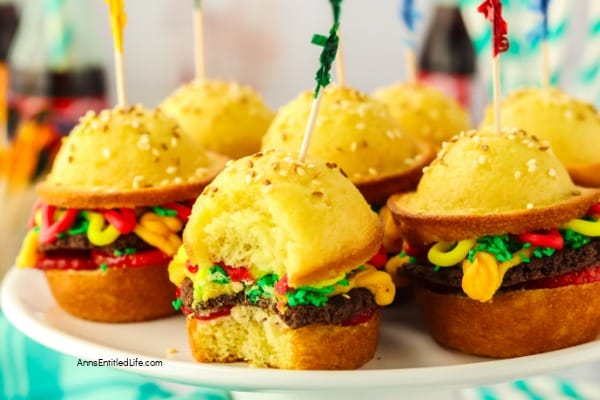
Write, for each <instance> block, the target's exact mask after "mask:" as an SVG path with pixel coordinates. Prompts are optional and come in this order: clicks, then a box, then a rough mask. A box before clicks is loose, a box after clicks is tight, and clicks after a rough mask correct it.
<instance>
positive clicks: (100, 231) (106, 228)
mask: <svg viewBox="0 0 600 400" xmlns="http://www.w3.org/2000/svg"><path fill="white" fill-rule="evenodd" d="M85 215H86V218H87V220H88V221H89V225H88V230H87V238H88V240H89V241H90V243H91V244H93V245H94V246H106V245H107V244H111V243H112V242H114V241H115V240H117V238H118V237H119V235H120V234H121V233H120V232H119V231H118V230H117V228H115V227H114V226H112V225H110V224H107V223H106V221H105V219H104V216H103V215H102V214H100V213H99V212H95V211H88V212H86V214H85Z"/></svg>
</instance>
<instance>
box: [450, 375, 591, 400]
mask: <svg viewBox="0 0 600 400" xmlns="http://www.w3.org/2000/svg"><path fill="white" fill-rule="evenodd" d="M459 398H460V399H461V400H505V399H508V400H599V399H600V385H599V384H597V383H596V384H594V383H591V382H577V384H575V383H574V382H573V381H572V380H568V379H564V378H561V377H557V376H544V377H534V378H529V379H523V380H518V381H515V382H511V383H504V384H500V385H494V386H486V387H480V388H477V389H467V390H463V391H462V393H461V396H460V397H459Z"/></svg>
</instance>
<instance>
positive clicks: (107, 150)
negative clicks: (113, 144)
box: [102, 147, 110, 158]
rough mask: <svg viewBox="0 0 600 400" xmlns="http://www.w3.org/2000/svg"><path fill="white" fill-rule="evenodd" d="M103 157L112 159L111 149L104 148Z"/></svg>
mask: <svg viewBox="0 0 600 400" xmlns="http://www.w3.org/2000/svg"><path fill="white" fill-rule="evenodd" d="M102 155H103V156H104V157H106V158H110V149H109V148H108V147H105V148H103V149H102Z"/></svg>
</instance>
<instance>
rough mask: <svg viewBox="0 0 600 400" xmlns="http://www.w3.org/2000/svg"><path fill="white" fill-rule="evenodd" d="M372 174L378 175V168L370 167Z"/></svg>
mask: <svg viewBox="0 0 600 400" xmlns="http://www.w3.org/2000/svg"><path fill="white" fill-rule="evenodd" d="M368 171H369V174H370V175H377V170H376V169H375V168H369V169H368Z"/></svg>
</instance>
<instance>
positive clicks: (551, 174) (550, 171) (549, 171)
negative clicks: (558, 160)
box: [548, 168, 556, 177]
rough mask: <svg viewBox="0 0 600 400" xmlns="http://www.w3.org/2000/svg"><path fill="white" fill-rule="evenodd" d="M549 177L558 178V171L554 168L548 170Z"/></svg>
mask: <svg viewBox="0 0 600 400" xmlns="http://www.w3.org/2000/svg"><path fill="white" fill-rule="evenodd" d="M548 175H550V176H552V177H555V176H556V170H555V169H554V168H550V169H549V170H548Z"/></svg>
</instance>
